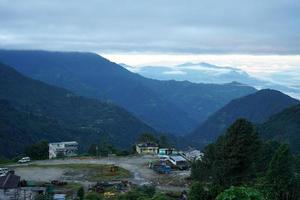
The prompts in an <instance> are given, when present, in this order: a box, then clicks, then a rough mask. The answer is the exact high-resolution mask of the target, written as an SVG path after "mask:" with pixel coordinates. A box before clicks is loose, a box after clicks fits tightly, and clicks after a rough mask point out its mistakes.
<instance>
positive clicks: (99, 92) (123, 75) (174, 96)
mask: <svg viewBox="0 0 300 200" xmlns="http://www.w3.org/2000/svg"><path fill="white" fill-rule="evenodd" d="M0 61H3V62H4V63H6V64H8V65H11V66H12V67H14V68H15V69H16V70H18V71H19V72H21V73H23V74H25V75H27V76H29V77H31V78H33V79H37V80H41V81H44V82H46V83H48V84H51V85H55V86H59V87H63V88H66V89H68V90H71V91H72V92H74V93H75V94H77V95H81V96H86V97H92V98H98V99H100V100H105V101H111V102H113V103H116V104H118V105H120V106H122V107H123V108H125V109H126V110H129V111H131V112H132V113H134V114H135V116H137V117H138V118H139V119H142V120H143V121H144V122H146V123H147V124H149V125H150V126H152V127H154V128H155V129H157V130H159V131H162V132H169V133H176V134H184V133H187V132H190V131H191V130H192V129H194V128H195V127H196V126H197V124H199V122H202V121H204V120H205V119H206V118H207V117H208V116H209V115H211V114H212V113H213V112H215V111H216V110H218V109H219V108H221V107H222V106H224V105H225V104H226V103H228V102H229V101H231V100H232V99H235V98H238V97H242V96H244V95H247V94H250V93H253V92H255V91H256V90H255V89H254V88H252V87H250V86H246V85H238V84H219V85H218V84H195V83H191V82H188V81H180V82H179V81H158V80H153V79H148V78H144V77H142V76H140V75H138V74H135V73H132V72H129V71H128V70H126V69H125V68H123V67H121V66H120V65H117V64H115V63H112V62H110V61H108V60H107V59H105V58H103V57H101V56H99V55H97V54H93V53H81V52H47V51H13V50H0Z"/></svg>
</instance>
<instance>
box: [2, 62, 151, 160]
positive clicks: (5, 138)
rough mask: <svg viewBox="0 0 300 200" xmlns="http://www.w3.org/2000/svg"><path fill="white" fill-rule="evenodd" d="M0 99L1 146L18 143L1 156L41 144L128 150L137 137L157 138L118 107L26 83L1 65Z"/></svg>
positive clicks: (52, 88) (11, 69)
mask: <svg viewBox="0 0 300 200" xmlns="http://www.w3.org/2000/svg"><path fill="white" fill-rule="evenodd" d="M0 100H1V105H0V107H1V113H0V119H1V120H0V146H1V147H7V146H6V145H5V144H11V143H12V141H15V140H16V139H17V138H20V140H18V141H16V143H15V144H14V145H12V146H11V147H14V146H15V145H18V146H17V147H16V148H9V150H7V149H5V148H4V149H3V148H0V150H1V152H0V153H1V154H2V155H3V154H4V155H8V156H12V155H13V154H14V153H20V152H21V150H22V149H23V148H24V146H25V145H26V144H30V143H32V142H36V141H38V140H40V139H47V140H49V141H61V140H64V139H68V140H70V139H72V140H78V141H79V143H80V145H81V147H82V148H83V149H85V150H86V149H87V148H88V146H89V145H90V144H92V143H99V142H100V140H107V141H108V142H111V143H112V144H114V145H116V146H117V147H120V148H129V147H131V145H132V144H134V143H135V141H136V139H137V137H138V136H139V135H140V134H141V133H143V132H152V133H156V131H155V130H154V129H153V128H151V127H150V126H148V125H146V124H145V123H143V122H142V121H140V120H139V119H137V118H136V117H134V116H133V115H132V114H131V113H129V112H127V111H126V110H124V109H123V108H120V107H118V106H115V105H113V104H111V103H103V102H100V101H98V100H95V99H89V98H85V97H79V96H76V95H74V94H73V93H72V92H70V91H68V90H66V89H62V88H58V87H56V86H51V85H48V84H45V83H43V82H41V81H37V80H33V79H31V78H27V77H25V76H24V75H22V74H20V73H19V72H17V71H16V70H15V69H13V68H11V67H8V66H6V65H3V64H1V63H0Z"/></svg>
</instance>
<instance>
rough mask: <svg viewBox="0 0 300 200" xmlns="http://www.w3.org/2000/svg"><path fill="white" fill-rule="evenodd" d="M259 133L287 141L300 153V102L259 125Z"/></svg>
mask: <svg viewBox="0 0 300 200" xmlns="http://www.w3.org/2000/svg"><path fill="white" fill-rule="evenodd" d="M258 131H259V133H260V134H261V135H262V136H263V137H264V138H266V139H272V140H276V141H278V142H286V143H288V144H289V146H290V148H291V151H292V152H293V153H295V154H299V153H300V145H299V144H300V104H299V105H296V106H292V107H290V108H287V109H285V110H283V111H282V112H280V113H278V114H276V115H273V116H272V117H271V118H270V119H269V120H268V121H266V122H265V123H263V124H262V125H259V126H258Z"/></svg>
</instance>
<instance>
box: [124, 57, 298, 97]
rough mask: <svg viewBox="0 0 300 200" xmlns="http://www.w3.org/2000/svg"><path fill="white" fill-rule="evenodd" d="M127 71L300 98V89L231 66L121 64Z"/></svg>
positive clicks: (202, 63)
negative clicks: (237, 84)
mask: <svg viewBox="0 0 300 200" xmlns="http://www.w3.org/2000/svg"><path fill="white" fill-rule="evenodd" d="M121 65H122V66H123V67H125V68H126V69H128V70H130V71H133V72H135V73H138V74H141V75H143V76H145V77H149V78H154V79H158V80H177V81H191V82H194V83H216V84H223V83H228V82H232V81H235V82H240V83H244V84H247V85H251V86H253V87H256V88H258V89H267V88H270V89H275V90H280V91H283V92H285V93H288V94H293V95H294V96H296V97H300V89H299V87H297V86H293V85H283V84H278V83H274V82H271V81H267V80H262V79H259V78H256V77H253V76H251V75H249V74H248V73H247V72H245V71H243V70H241V69H238V68H235V67H230V66H218V65H213V64H210V63H205V62H201V63H183V64H180V65H176V66H140V67H131V66H129V65H126V64H121Z"/></svg>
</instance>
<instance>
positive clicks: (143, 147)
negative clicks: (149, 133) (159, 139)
mask: <svg viewBox="0 0 300 200" xmlns="http://www.w3.org/2000/svg"><path fill="white" fill-rule="evenodd" d="M158 149H159V148H158V145H157V144H156V143H151V142H145V143H139V144H137V145H136V152H137V153H138V154H157V153H158Z"/></svg>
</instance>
